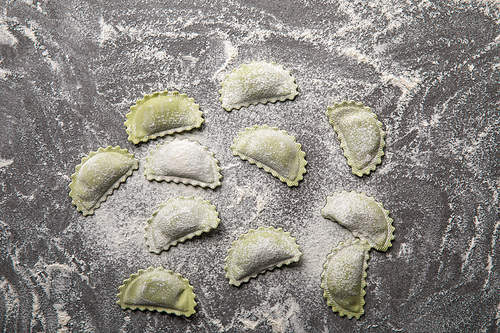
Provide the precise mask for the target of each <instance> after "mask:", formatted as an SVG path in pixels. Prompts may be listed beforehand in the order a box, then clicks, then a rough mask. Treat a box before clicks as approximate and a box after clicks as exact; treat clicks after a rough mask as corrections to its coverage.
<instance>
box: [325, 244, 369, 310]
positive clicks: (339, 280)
mask: <svg viewBox="0 0 500 333" xmlns="http://www.w3.org/2000/svg"><path fill="white" fill-rule="evenodd" d="M369 250H370V245H369V244H368V243H367V242H365V241H362V240H359V239H356V240H354V241H353V240H352V239H349V240H348V241H347V242H345V243H340V244H339V246H337V247H335V248H334V249H333V250H332V253H330V254H329V255H328V257H327V259H326V262H325V264H324V265H323V274H321V288H323V291H324V293H323V296H324V297H325V298H326V300H327V303H328V305H329V306H331V307H332V310H333V312H338V313H339V314H340V316H345V315H347V317H348V318H352V317H355V318H357V319H359V317H361V315H363V313H364V309H363V306H364V304H365V299H364V296H365V286H366V281H365V279H366V269H367V267H368V258H369V255H368V251H369Z"/></svg>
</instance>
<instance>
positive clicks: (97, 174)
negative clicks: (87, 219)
mask: <svg viewBox="0 0 500 333" xmlns="http://www.w3.org/2000/svg"><path fill="white" fill-rule="evenodd" d="M137 168H139V161H138V160H137V159H135V158H134V155H132V154H130V153H129V152H128V150H127V149H121V148H120V147H119V146H116V147H111V146H109V147H107V148H105V149H104V148H99V149H98V150H97V151H91V152H90V153H89V155H88V156H86V157H84V158H82V161H81V163H80V164H78V165H77V166H76V167H75V173H74V174H72V175H71V180H72V181H71V183H70V184H69V188H70V189H71V191H70V192H69V196H70V197H71V198H73V200H72V202H71V203H72V204H73V205H75V206H76V209H77V210H78V211H81V212H82V213H83V215H92V214H94V210H95V209H97V208H99V206H100V205H101V202H103V201H106V198H107V197H108V196H109V195H111V193H113V191H114V190H115V189H116V188H118V186H120V184H121V183H123V182H124V181H125V180H126V179H127V177H128V176H130V175H131V174H132V173H133V172H134V170H135V169H137Z"/></svg>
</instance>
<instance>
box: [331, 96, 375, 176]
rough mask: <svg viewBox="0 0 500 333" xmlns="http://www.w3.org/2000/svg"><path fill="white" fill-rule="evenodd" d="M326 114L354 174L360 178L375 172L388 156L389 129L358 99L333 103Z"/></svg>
mask: <svg viewBox="0 0 500 333" xmlns="http://www.w3.org/2000/svg"><path fill="white" fill-rule="evenodd" d="M326 115H327V116H328V118H329V120H330V124H331V125H332V126H333V128H334V130H335V132H337V135H338V137H339V140H340V146H341V147H342V149H343V150H344V156H345V157H346V158H347V163H348V164H349V165H350V166H351V168H352V173H354V174H355V175H356V176H358V177H362V176H363V175H364V174H366V175H368V174H370V172H371V171H374V170H375V169H376V167H377V165H378V164H380V162H381V157H382V156H383V155H384V147H385V141H384V138H385V132H384V131H383V130H382V123H381V122H380V121H379V120H378V118H377V115H376V114H375V113H373V112H372V111H371V109H370V108H368V107H365V106H363V104H361V103H356V102H354V101H350V102H346V101H344V102H342V103H335V104H334V105H333V106H329V107H328V110H327V111H326Z"/></svg>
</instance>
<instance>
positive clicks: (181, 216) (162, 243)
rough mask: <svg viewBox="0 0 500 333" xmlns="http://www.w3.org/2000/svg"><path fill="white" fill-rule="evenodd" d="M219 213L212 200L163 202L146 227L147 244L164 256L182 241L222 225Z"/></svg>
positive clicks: (196, 199) (188, 199) (179, 199)
mask: <svg viewBox="0 0 500 333" xmlns="http://www.w3.org/2000/svg"><path fill="white" fill-rule="evenodd" d="M218 216H219V213H218V212H217V211H216V210H215V206H213V205H211V204H210V201H208V200H203V199H202V198H199V197H196V198H195V197H178V198H172V199H170V200H168V201H167V202H165V203H162V204H161V205H160V207H159V208H158V210H157V211H155V212H154V213H153V216H152V217H151V218H150V219H149V220H148V225H147V226H146V236H145V238H146V245H147V246H148V247H149V251H150V252H154V253H160V252H161V251H163V250H168V248H169V247H170V246H175V245H176V244H177V243H179V242H184V241H185V240H186V239H191V238H193V237H194V236H199V235H201V234H202V233H203V232H208V231H210V229H215V228H217V226H218V225H219V222H220V219H219V217H218Z"/></svg>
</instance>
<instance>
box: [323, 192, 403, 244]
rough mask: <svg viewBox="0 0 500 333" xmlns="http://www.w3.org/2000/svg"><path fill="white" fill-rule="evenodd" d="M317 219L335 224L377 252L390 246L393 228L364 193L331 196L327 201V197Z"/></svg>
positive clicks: (379, 209)
mask: <svg viewBox="0 0 500 333" xmlns="http://www.w3.org/2000/svg"><path fill="white" fill-rule="evenodd" d="M321 215H323V217H325V218H327V219H330V220H332V221H336V222H338V223H339V224H341V225H342V226H344V227H345V228H347V229H348V230H349V231H350V232H352V234H353V235H354V236H356V237H359V238H361V239H364V240H366V241H367V242H368V243H370V245H371V246H372V247H374V248H375V249H377V250H379V251H387V249H388V248H389V247H391V245H392V244H391V241H392V240H393V239H394V227H393V226H392V219H391V218H390V217H389V211H387V210H385V209H384V206H382V204H381V203H380V202H378V201H376V200H375V199H373V198H371V197H368V196H366V195H365V194H364V193H356V192H354V191H352V192H349V193H348V192H346V191H343V192H342V193H337V192H336V193H333V195H332V196H331V197H327V203H326V205H325V207H324V208H323V209H322V210H321Z"/></svg>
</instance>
